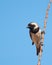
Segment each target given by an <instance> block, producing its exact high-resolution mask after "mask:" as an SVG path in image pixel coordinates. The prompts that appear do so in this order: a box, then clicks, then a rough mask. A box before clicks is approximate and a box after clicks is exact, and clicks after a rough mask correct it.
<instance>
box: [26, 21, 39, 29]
mask: <svg viewBox="0 0 52 65" xmlns="http://www.w3.org/2000/svg"><path fill="white" fill-rule="evenodd" d="M38 27H39V26H38V24H37V23H34V22H31V23H29V24H28V26H27V28H29V29H30V30H35V29H37V28H38Z"/></svg>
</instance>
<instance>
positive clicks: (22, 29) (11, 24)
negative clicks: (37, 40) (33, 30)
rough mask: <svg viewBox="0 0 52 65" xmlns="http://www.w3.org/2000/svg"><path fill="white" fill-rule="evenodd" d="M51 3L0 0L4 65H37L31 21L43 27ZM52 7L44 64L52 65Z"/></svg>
mask: <svg viewBox="0 0 52 65" xmlns="http://www.w3.org/2000/svg"><path fill="white" fill-rule="evenodd" d="M48 2H49V0H0V65H37V61H38V57H37V55H36V48H35V45H34V46H32V42H31V39H30V37H29V30H28V29H27V28H26V26H27V24H28V23H29V22H32V21H33V22H37V23H38V24H39V26H40V27H41V28H42V27H43V24H44V18H45V13H46V8H47V5H48ZM51 21H52V5H51V8H50V11H49V18H48V21H47V22H48V23H47V29H46V35H45V41H44V47H43V55H42V60H41V65H52V29H51V28H52V22H51Z"/></svg>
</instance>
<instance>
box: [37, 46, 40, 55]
mask: <svg viewBox="0 0 52 65" xmlns="http://www.w3.org/2000/svg"><path fill="white" fill-rule="evenodd" d="M39 53H40V45H39V47H38V48H37V55H39Z"/></svg>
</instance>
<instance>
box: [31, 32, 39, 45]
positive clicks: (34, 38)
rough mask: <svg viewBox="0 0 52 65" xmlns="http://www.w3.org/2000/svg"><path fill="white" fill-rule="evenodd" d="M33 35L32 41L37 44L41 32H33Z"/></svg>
mask: <svg viewBox="0 0 52 65" xmlns="http://www.w3.org/2000/svg"><path fill="white" fill-rule="evenodd" d="M31 36H32V41H33V42H34V43H35V44H36V43H38V42H40V33H36V34H34V33H32V32H31Z"/></svg>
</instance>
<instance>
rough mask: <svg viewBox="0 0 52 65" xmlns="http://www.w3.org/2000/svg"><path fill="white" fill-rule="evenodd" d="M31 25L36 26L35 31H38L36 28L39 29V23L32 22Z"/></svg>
mask: <svg viewBox="0 0 52 65" xmlns="http://www.w3.org/2000/svg"><path fill="white" fill-rule="evenodd" d="M31 24H32V25H35V27H34V29H36V28H38V27H39V26H38V24H37V23H34V22H32V23H31Z"/></svg>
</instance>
